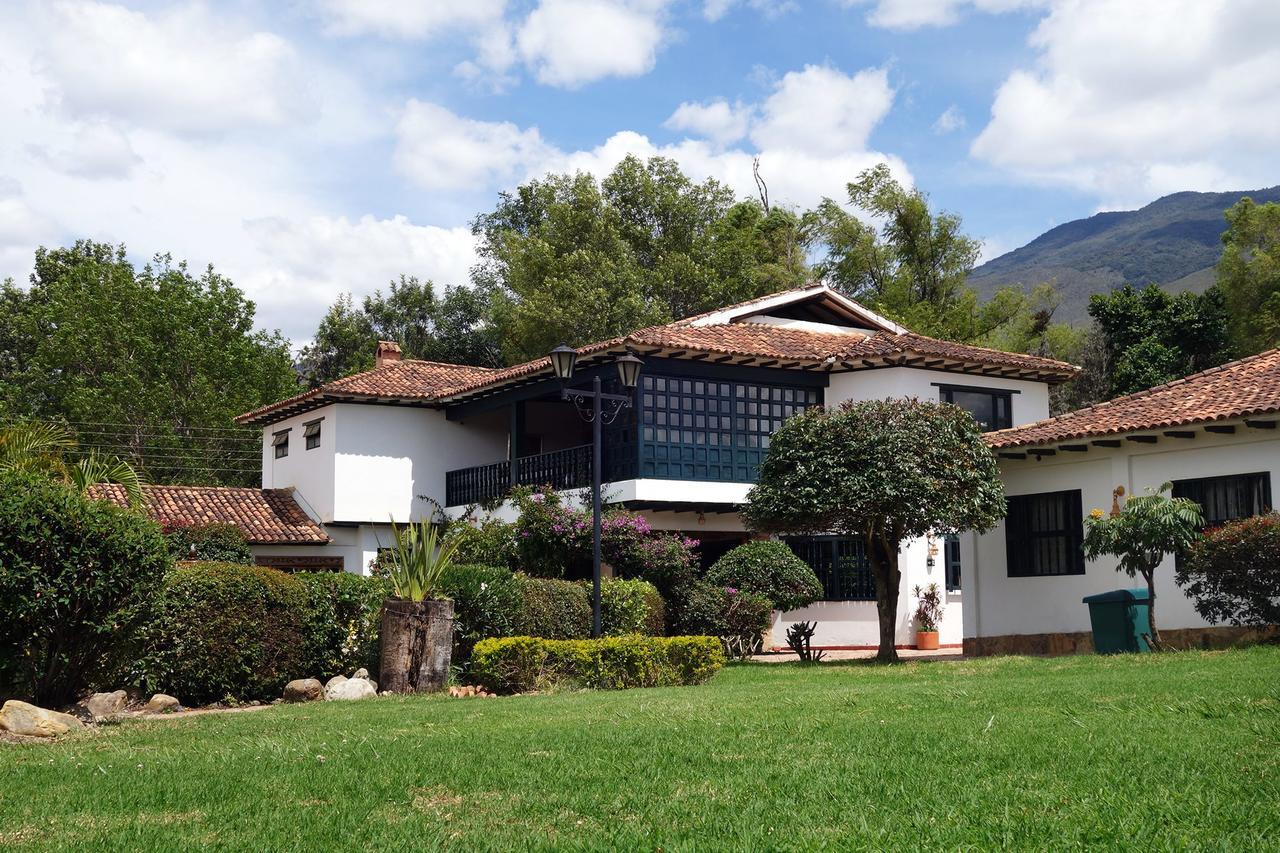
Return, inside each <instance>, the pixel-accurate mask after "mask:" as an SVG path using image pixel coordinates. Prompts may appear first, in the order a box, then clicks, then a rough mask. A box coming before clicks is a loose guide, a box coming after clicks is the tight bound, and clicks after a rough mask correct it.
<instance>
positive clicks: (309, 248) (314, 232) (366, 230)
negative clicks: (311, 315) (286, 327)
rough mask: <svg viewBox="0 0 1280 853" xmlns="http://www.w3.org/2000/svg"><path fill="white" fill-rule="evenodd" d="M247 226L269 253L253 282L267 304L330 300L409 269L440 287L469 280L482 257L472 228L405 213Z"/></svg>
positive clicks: (280, 306)
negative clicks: (417, 220) (418, 221)
mask: <svg viewBox="0 0 1280 853" xmlns="http://www.w3.org/2000/svg"><path fill="white" fill-rule="evenodd" d="M245 227H246V230H247V231H248V233H249V235H250V237H251V238H252V239H253V241H254V243H255V245H256V246H257V248H258V250H259V251H260V252H261V253H262V255H263V257H264V258H269V259H270V261H269V262H268V263H265V264H263V265H262V266H261V267H259V268H257V269H255V270H254V271H253V272H252V273H250V275H249V279H248V283H249V284H251V285H252V286H253V289H254V291H255V292H257V293H260V294H262V295H261V296H259V297H258V298H259V301H260V303H261V304H263V307H265V308H267V309H269V310H279V311H281V312H283V311H288V310H291V308H292V309H293V310H296V307H297V305H298V304H299V302H302V303H303V304H307V305H309V306H328V304H329V303H330V302H332V301H333V298H334V295H335V294H336V293H339V292H341V291H354V292H355V293H356V294H367V293H372V292H373V291H374V290H376V289H377V288H385V287H386V285H387V282H389V281H391V280H393V279H395V278H397V277H399V276H400V275H401V274H402V273H403V274H405V275H416V276H418V277H419V278H422V279H431V280H432V281H434V282H435V284H436V286H437V289H442V288H443V287H445V286H446V285H451V284H466V283H467V282H468V280H469V275H470V270H471V267H472V265H473V264H474V263H475V262H476V251H475V243H476V241H475V237H474V236H472V234H471V229H470V228H467V227H456V228H439V227H436V226H434V225H427V226H423V225H415V224H413V223H412V222H410V221H409V220H408V219H407V218H405V217H404V216H393V217H392V218H390V219H378V218H376V217H373V216H369V215H366V216H362V217H361V218H359V219H358V220H355V221H350V220H348V219H347V218H346V217H342V216H339V217H332V216H323V215H315V216H309V217H306V218H303V219H287V218H281V217H271V218H266V219H256V220H250V221H248V222H246V223H245Z"/></svg>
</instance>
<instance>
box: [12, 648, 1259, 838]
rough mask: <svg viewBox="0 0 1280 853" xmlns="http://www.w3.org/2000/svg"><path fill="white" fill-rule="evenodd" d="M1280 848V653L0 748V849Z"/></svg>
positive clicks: (999, 662)
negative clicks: (7, 846)
mask: <svg viewBox="0 0 1280 853" xmlns="http://www.w3.org/2000/svg"><path fill="white" fill-rule="evenodd" d="M6 843H8V844H28V845H31V846H35V847H50V848H55V847H56V848H62V849H65V848H68V847H79V848H94V849H103V848H109V849H147V850H155V849H179V848H187V847H194V846H201V845H210V846H217V847H220V848H236V849H246V850H268V849H304V848H306V849H332V848H346V849H355V848H371V847H377V848H395V849H410V848H418V849H425V848H431V847H438V846H442V845H450V844H451V845H455V846H457V847H459V848H467V849H474V848H504V849H511V848H547V847H565V848H590V849H610V848H621V849H654V848H659V847H661V848H665V849H668V850H670V849H695V848H696V849H714V848H751V849H765V848H776V849H796V848H800V849H811V848H820V847H830V848H841V849H847V848H896V849H907V850H909V849H920V848H926V849H932V848H943V847H945V848H958V847H993V846H1004V847H1016V848H1053V849H1061V848H1065V847H1084V846H1090V847H1094V846H1101V847H1138V848H1161V849H1163V848H1186V847H1190V848H1207V847H1213V848H1221V849H1252V850H1258V849H1273V850H1274V849H1277V848H1278V847H1280V648H1276V647H1269V648H1254V649H1248V650H1243V651H1230V652H1217V653H1201V652H1181V653H1174V654H1163V655H1144V656H1130V657H1117V658H1099V657H1072V658H1058V659H1047V660H1034V659H1026V658H1003V659H984V660H976V661H961V662H948V663H910V664H903V665H900V666H895V667H889V668H886V667H879V666H874V665H869V664H866V663H861V662H856V663H854V662H851V663H843V664H841V663H837V664H822V665H819V666H816V667H814V666H809V667H804V666H801V665H798V664H750V665H742V666H735V667H731V668H729V669H727V670H725V671H724V672H722V673H720V674H719V675H718V676H716V678H715V679H714V680H713V681H712V682H711V683H710V684H708V685H706V686H704V687H692V688H677V689H659V690H633V691H627V692H620V693H570V694H560V695H550V696H520V697H513V698H505V699H467V700H459V699H447V698H443V697H430V698H407V699H400V698H394V699H380V700H368V701H365V702H355V703H330V704H315V705H303V706H289V707H284V706H281V707H276V708H271V709H268V710H264V711H258V712H250V713H240V714H223V715H207V716H203V717H199V718H191V719H187V720H165V721H157V722H131V723H124V724H121V725H118V726H112V727H107V728H104V729H102V730H101V731H99V732H97V733H93V734H88V735H83V736H79V737H74V738H71V739H68V740H65V741H63V742H60V743H55V744H30V745H27V744H23V745H12V744H0V846H4V845H5V844H6Z"/></svg>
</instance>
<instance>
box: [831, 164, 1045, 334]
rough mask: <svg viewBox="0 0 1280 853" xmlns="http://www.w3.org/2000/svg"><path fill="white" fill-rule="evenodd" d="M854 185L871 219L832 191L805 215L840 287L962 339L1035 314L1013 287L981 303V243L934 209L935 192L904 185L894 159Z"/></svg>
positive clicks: (921, 326) (912, 323)
mask: <svg viewBox="0 0 1280 853" xmlns="http://www.w3.org/2000/svg"><path fill="white" fill-rule="evenodd" d="M847 191H848V198H849V203H850V205H851V206H852V207H854V208H855V209H857V210H859V211H861V212H862V213H863V214H864V215H865V216H867V217H869V218H870V220H872V221H870V222H869V221H866V220H864V219H860V218H858V216H856V215H855V214H854V213H853V212H851V211H850V210H848V209H846V208H845V207H844V206H843V205H841V204H840V203H838V202H836V201H834V200H832V199H830V198H828V199H824V200H823V201H822V203H821V204H820V205H819V206H818V208H817V210H815V211H813V212H812V213H810V214H808V216H807V217H806V218H807V220H808V222H809V223H810V225H811V226H812V228H813V230H814V233H815V234H816V235H817V236H818V237H819V238H820V239H821V241H822V243H823V244H825V246H826V256H825V258H824V259H823V260H822V261H821V262H820V263H819V264H818V266H817V272H818V273H819V274H820V275H821V276H822V277H823V278H824V279H825V280H827V281H829V282H830V283H831V284H832V285H833V286H835V287H838V288H839V289H841V290H843V291H844V292H846V293H848V294H849V295H850V296H851V297H853V298H854V299H857V300H858V301H859V302H861V303H863V304H864V305H866V306H867V307H869V308H872V309H873V310H875V311H878V312H880V313H881V314H884V315H885V316H887V317H889V318H890V319H893V320H896V321H897V322H900V323H902V324H903V325H904V326H906V327H907V328H909V329H911V330H912V331H916V332H920V333H921V334H926V335H935V336H937V337H942V338H947V339H950V340H956V341H965V342H975V343H982V342H985V339H986V338H987V337H989V336H991V335H992V334H993V333H995V332H997V331H998V330H1000V329H1001V327H1003V326H1005V325H1006V324H1009V323H1010V322H1012V321H1015V320H1016V319H1018V318H1020V317H1026V316H1028V315H1029V313H1030V311H1029V308H1028V301H1027V298H1026V297H1025V296H1023V295H1022V294H1020V293H1019V292H1018V291H1016V290H1014V289H1012V288H1007V289H1004V290H1001V291H1000V292H999V293H997V294H996V295H995V296H994V297H992V299H991V300H990V301H988V302H986V303H980V302H979V300H978V295H977V293H976V292H975V291H974V290H973V289H972V288H970V287H969V286H968V285H966V284H965V279H966V277H967V276H968V274H969V270H971V269H973V265H974V264H975V263H976V262H977V260H978V256H979V254H980V253H981V251H982V244H981V243H980V242H979V241H978V240H975V239H973V238H971V237H969V236H967V235H965V234H964V233H963V231H962V230H961V224H962V223H961V221H960V217H959V216H956V215H955V214H952V213H946V212H943V213H934V212H933V211H931V210H930V209H929V200H928V197H927V196H925V194H924V193H923V192H921V191H920V190H918V189H907V188H905V187H903V186H902V185H901V184H899V183H898V182H897V181H896V180H894V178H893V176H892V175H891V174H890V173H889V167H888V166H886V165H884V164H880V165H878V166H875V167H874V168H871V169H867V170H866V171H864V172H862V174H860V175H859V176H858V178H857V180H855V181H853V182H852V183H850V184H849V185H848V187H847ZM873 222H879V223H881V225H880V227H879V228H877V226H876V225H875V224H873Z"/></svg>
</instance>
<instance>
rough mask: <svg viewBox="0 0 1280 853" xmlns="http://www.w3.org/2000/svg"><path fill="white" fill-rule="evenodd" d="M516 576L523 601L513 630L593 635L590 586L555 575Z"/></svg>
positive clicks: (564, 636)
mask: <svg viewBox="0 0 1280 853" xmlns="http://www.w3.org/2000/svg"><path fill="white" fill-rule="evenodd" d="M516 578H517V582H518V585H519V588H520V597H521V601H520V609H519V611H518V612H517V613H516V616H515V620H514V623H515V624H514V630H513V631H512V633H513V634H519V635H523V636H529V637H542V638H544V639H548V640H576V639H582V638H585V637H589V636H591V593H590V592H589V591H588V589H587V587H585V586H583V585H582V584H579V583H573V582H572V581H563V580H556V579H552V578H531V577H528V576H526V575H516ZM602 601H603V597H602Z"/></svg>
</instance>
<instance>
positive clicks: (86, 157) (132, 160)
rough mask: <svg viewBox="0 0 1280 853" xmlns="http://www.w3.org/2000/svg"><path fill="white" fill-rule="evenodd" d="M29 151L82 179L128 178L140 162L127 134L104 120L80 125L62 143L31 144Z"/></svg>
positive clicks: (58, 168)
mask: <svg viewBox="0 0 1280 853" xmlns="http://www.w3.org/2000/svg"><path fill="white" fill-rule="evenodd" d="M30 151H31V153H32V154H33V155H34V156H36V157H38V158H40V159H42V160H44V161H45V162H46V163H48V164H49V165H50V166H51V167H52V168H54V169H57V170H58V171H59V172H63V173H65V174H68V175H75V176H77V177H81V178H95V179H96V178H127V177H129V175H130V174H131V173H132V172H133V170H134V168H135V167H136V166H138V164H140V163H141V162H142V158H141V157H139V156H138V155H137V152H135V151H134V150H133V145H132V143H130V142H129V137H128V136H127V135H126V134H125V133H124V132H123V131H121V130H120V129H119V128H117V127H113V126H111V125H110V124H107V123H105V122H89V123H86V124H81V125H80V126H78V127H76V128H75V129H74V130H73V131H71V134H70V138H69V140H68V141H67V143H66V144H65V145H57V146H53V147H45V146H40V145H32V146H31V147H30Z"/></svg>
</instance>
